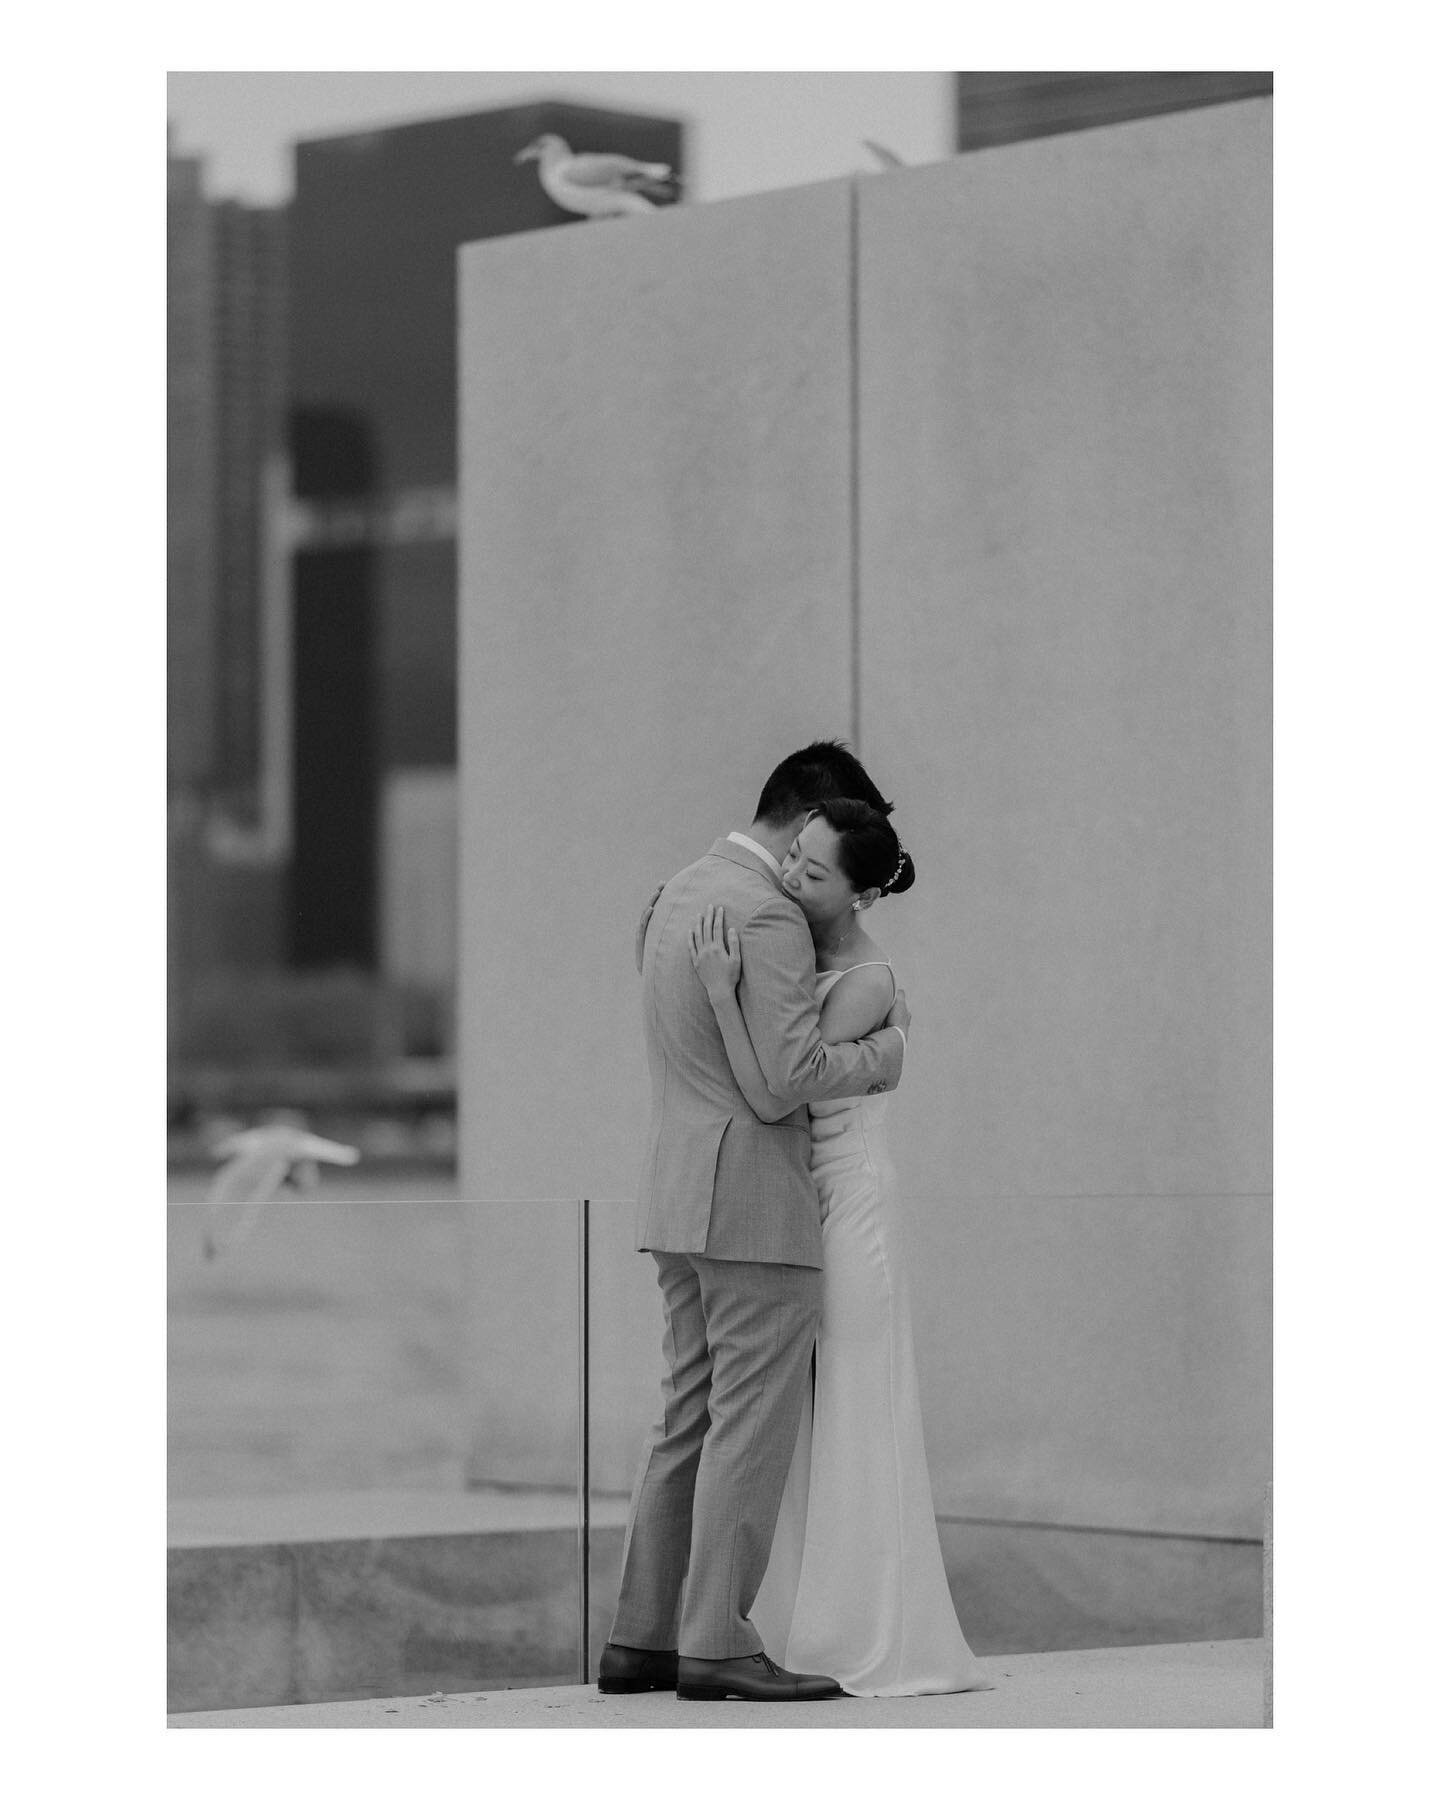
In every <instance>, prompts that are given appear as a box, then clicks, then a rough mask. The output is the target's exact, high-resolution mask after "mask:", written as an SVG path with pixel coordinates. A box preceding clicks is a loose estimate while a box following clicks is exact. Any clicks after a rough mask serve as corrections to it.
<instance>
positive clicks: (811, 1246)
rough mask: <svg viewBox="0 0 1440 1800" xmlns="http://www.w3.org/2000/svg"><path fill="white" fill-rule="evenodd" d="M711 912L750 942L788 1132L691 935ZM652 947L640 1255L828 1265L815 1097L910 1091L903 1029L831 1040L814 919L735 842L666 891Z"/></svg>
mask: <svg viewBox="0 0 1440 1800" xmlns="http://www.w3.org/2000/svg"><path fill="white" fill-rule="evenodd" d="M712 904H713V905H718V906H723V907H724V908H725V923H726V926H727V928H730V927H733V928H734V929H735V930H737V931H738V932H739V933H740V951H741V975H740V985H739V989H738V998H739V1002H740V1010H741V1012H742V1013H743V1014H744V1017H745V1023H746V1025H747V1027H748V1028H749V1032H750V1041H751V1042H752V1043H753V1044H754V1046H755V1055H756V1058H757V1060H758V1062H759V1064H760V1067H761V1069H762V1070H763V1071H764V1074H765V1081H766V1085H767V1086H768V1087H769V1089H770V1091H771V1093H773V1094H774V1095H775V1097H776V1099H777V1101H780V1102H785V1103H788V1104H789V1105H790V1106H791V1107H792V1108H793V1110H792V1111H791V1112H790V1113H789V1114H788V1115H787V1116H786V1117H784V1118H782V1119H781V1120H780V1121H779V1122H778V1123H776V1124H766V1123H765V1122H764V1121H763V1120H761V1119H760V1118H759V1117H758V1116H757V1115H756V1114H755V1113H754V1112H752V1111H751V1109H750V1106H749V1105H748V1103H747V1102H746V1099H745V1096H744V1095H743V1094H742V1093H741V1091H740V1088H739V1085H738V1084H737V1082H736V1080H735V1077H734V1074H733V1073H732V1072H731V1068H730V1062H729V1058H728V1057H727V1056H726V1054H725V1042H724V1039H723V1038H722V1037H721V1035H720V1027H719V1026H718V1025H717V1024H716V1022H715V1013H714V1009H713V1008H712V1007H711V1005H710V997H709V995H708V994H707V993H706V992H705V986H704V983H703V982H702V981H701V980H700V977H699V976H698V975H697V974H696V973H695V966H694V963H693V961H692V960H691V953H690V928H691V926H692V925H693V924H694V923H695V920H696V918H697V917H698V916H699V914H700V913H701V912H703V911H704V909H705V908H706V907H707V906H710V905H712ZM640 943H641V946H642V947H643V948H642V952H641V973H642V974H643V976H644V998H643V1007H644V1022H645V1046H646V1052H647V1055H648V1058H649V1064H650V1094H651V1110H650V1137H649V1142H648V1144H647V1147H646V1152H645V1163H644V1168H643V1170H642V1172H641V1178H640V1196H639V1198H640V1206H639V1229H638V1235H637V1241H636V1247H637V1248H638V1249H640V1250H671V1251H681V1252H688V1253H689V1254H691V1255H697V1256H709V1257H715V1258H718V1259H720V1260H722V1261H738V1262H775V1263H799V1264H802V1265H804V1266H806V1267H808V1268H813V1269H818V1268H820V1267H821V1254H820V1203H819V1199H818V1196H817V1195H816V1192H815V1185H814V1183H813V1181H812V1180H811V1178H810V1118H809V1113H808V1111H807V1109H806V1105H805V1102H806V1101H808V1100H838V1099H842V1098H845V1097H847V1096H849V1095H853V1094H877V1093H883V1092H884V1091H885V1090H886V1089H888V1088H893V1087H895V1086H896V1085H897V1084H898V1082H899V1080H900V1068H901V1063H902V1060H903V1057H904V1042H903V1040H902V1038H901V1036H900V1033H899V1032H898V1031H895V1030H894V1029H887V1030H882V1031H879V1032H877V1033H875V1034H874V1035H873V1036H871V1037H867V1038H862V1039H861V1040H860V1041H859V1043H856V1044H826V1043H825V1042H824V1041H823V1040H822V1039H821V1037H820V1031H819V1008H818V1007H817V1005H816V1001H815V951H814V946H813V944H812V942H811V938H810V930H809V927H808V926H807V925H806V923H805V915H804V914H803V913H802V912H801V910H800V908H799V907H798V906H797V905H796V904H795V902H794V901H793V900H791V899H790V897H789V896H788V895H787V894H786V893H785V892H784V891H783V889H782V888H781V887H780V884H779V882H778V881H777V880H776V879H775V875H774V872H773V871H772V870H771V869H769V868H768V867H767V866H766V864H765V863H764V862H763V861H762V860H761V859H760V858H759V857H758V856H756V855H754V853H753V852H751V851H749V850H747V849H746V848H745V847H744V845H742V844H735V843H732V842H731V841H730V840H729V839H728V838H720V839H719V840H717V842H716V843H714V844H713V845H712V846H711V848H710V850H709V853H708V854H707V855H705V856H702V857H701V858H700V860H699V861H698V862H695V863H692V864H691V865H690V867H689V868H688V869H682V870H681V871H680V873H679V874H678V875H676V876H674V877H673V878H672V879H671V880H670V881H668V882H666V884H665V886H664V887H663V888H661V889H660V891H659V893H658V894H657V895H656V896H655V899H654V901H653V902H652V904H651V907H650V909H649V910H648V911H647V913H646V916H645V917H644V918H643V919H642V920H641V925H640Z"/></svg>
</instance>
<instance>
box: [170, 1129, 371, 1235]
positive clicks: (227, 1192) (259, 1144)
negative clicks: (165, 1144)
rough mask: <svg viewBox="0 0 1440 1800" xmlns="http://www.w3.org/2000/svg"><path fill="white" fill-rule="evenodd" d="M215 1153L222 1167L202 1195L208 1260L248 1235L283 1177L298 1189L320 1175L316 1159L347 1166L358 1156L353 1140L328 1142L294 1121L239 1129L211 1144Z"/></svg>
mask: <svg viewBox="0 0 1440 1800" xmlns="http://www.w3.org/2000/svg"><path fill="white" fill-rule="evenodd" d="M215 1155H216V1156H217V1157H220V1158H223V1159H224V1163H225V1166H224V1168H223V1169H221V1170H220V1171H219V1172H218V1174H217V1175H216V1177H215V1179H214V1180H213V1181H212V1182H211V1183H210V1191H209V1193H208V1194H207V1195H206V1197H205V1208H206V1212H205V1238H204V1251H205V1260H206V1262H210V1261H213V1259H214V1258H215V1257H216V1256H218V1255H219V1253H220V1252H221V1250H223V1249H227V1248H230V1247H233V1246H234V1245H235V1244H238V1243H241V1242H243V1240H244V1239H245V1238H247V1237H249V1235H250V1233H251V1232H252V1231H253V1230H254V1228H255V1222H256V1220H257V1219H258V1218H259V1216H260V1208H261V1207H262V1206H263V1205H264V1204H265V1202H266V1201H267V1200H273V1199H274V1198H275V1196H276V1194H278V1193H279V1191H280V1189H281V1188H282V1187H284V1186H285V1185H286V1183H287V1182H288V1183H289V1185H290V1186H291V1187H293V1188H297V1189H299V1190H302V1191H303V1190H305V1189H307V1188H313V1187H314V1186H315V1185H316V1183H317V1182H318V1181H319V1179H320V1170H319V1166H318V1165H319V1164H320V1163H322V1162H324V1163H343V1164H346V1165H348V1164H350V1163H357V1162H359V1160H360V1152H359V1151H358V1150H357V1149H355V1147H354V1146H353V1145H352V1144H336V1143H332V1142H331V1141H330V1139H329V1138H322V1137H316V1136H315V1134H314V1133H313V1132H309V1131H302V1130H300V1129H299V1127H298V1126H294V1125H262V1126H259V1127H258V1128H257V1129H256V1130H254V1131H241V1132H237V1133H236V1134H235V1136H234V1137H228V1138H226V1139H225V1140H224V1142H223V1143H220V1144H217V1145H216V1146H215Z"/></svg>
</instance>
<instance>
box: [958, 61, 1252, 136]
mask: <svg viewBox="0 0 1440 1800" xmlns="http://www.w3.org/2000/svg"><path fill="white" fill-rule="evenodd" d="M955 81H956V88H957V95H958V102H959V117H960V130H959V142H958V144H957V148H958V149H960V150H987V149H989V148H990V147H991V146H992V145H994V144H1016V143H1019V142H1021V141H1022V140H1023V139H1025V138H1037V137H1050V136H1052V135H1053V134H1054V133H1056V132H1060V131H1084V130H1087V129H1089V128H1090V127H1092V126H1096V125H1118V124H1120V123H1121V122H1122V121H1124V120H1126V119H1148V118H1151V117H1153V116H1154V115H1155V114H1157V113H1167V112H1184V111H1187V110H1188V109H1189V108H1191V107H1195V106H1214V105H1216V104H1218V103H1219V102H1221V101H1224V100H1246V99H1249V98H1250V97H1251V96H1252V95H1255V94H1268V93H1271V92H1272V91H1273V89H1274V85H1275V78H1274V75H1273V73H1272V71H1270V70H1268V69H1260V70H1254V69H1251V70H1236V69H1222V70H1203V69H1182V70H1170V71H1166V70H1147V69H1080V70H1075V69H1048V70H1039V71H1035V70H1030V71H1023V70H1019V71H1013V70H1012V71H995V70H989V71H985V72H983V73H981V74H973V75H957V76H956V77H955Z"/></svg>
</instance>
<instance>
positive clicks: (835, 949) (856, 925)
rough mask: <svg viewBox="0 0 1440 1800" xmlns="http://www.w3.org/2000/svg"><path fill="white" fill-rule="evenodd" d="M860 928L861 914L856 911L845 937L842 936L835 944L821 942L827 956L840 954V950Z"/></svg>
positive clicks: (821, 947)
mask: <svg viewBox="0 0 1440 1800" xmlns="http://www.w3.org/2000/svg"><path fill="white" fill-rule="evenodd" d="M859 929H860V915H859V914H858V913H856V914H855V915H854V916H853V917H852V918H851V920H850V929H849V930H848V931H847V932H846V933H845V935H844V937H842V938H840V939H839V940H838V941H837V942H836V943H833V944H821V945H820V949H821V950H822V952H823V953H824V954H825V955H826V956H832V957H833V956H838V955H839V954H840V952H841V951H842V950H843V949H844V948H845V946H846V945H847V944H848V943H849V942H850V940H851V938H852V937H854V935H855V933H856V932H857V931H858V930H859Z"/></svg>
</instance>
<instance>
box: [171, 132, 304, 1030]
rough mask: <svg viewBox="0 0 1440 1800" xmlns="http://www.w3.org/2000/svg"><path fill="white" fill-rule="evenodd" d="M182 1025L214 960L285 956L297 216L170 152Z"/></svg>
mask: <svg viewBox="0 0 1440 1800" xmlns="http://www.w3.org/2000/svg"><path fill="white" fill-rule="evenodd" d="M167 161H168V170H167V192H168V240H169V242H168V250H169V268H168V397H167V416H168V450H169V481H168V495H167V503H168V504H167V512H168V557H167V580H168V593H167V625H168V663H169V670H168V673H169V736H168V776H169V782H168V785H169V818H170V889H169V925H170V989H171V999H172V1011H171V1021H172V1029H173V1028H174V1026H175V1024H176V1023H177V1020H178V1017H179V1015H180V1014H181V1013H183V1010H184V1006H185V1002H186V998H187V996H188V994H189V993H190V992H191V990H192V989H193V987H194V984H195V983H196V982H197V981H199V980H201V979H203V977H204V975H205V974H206V973H207V972H209V971H211V970H213V969H216V968H224V967H227V966H237V965H238V966H241V967H244V966H252V967H253V966H256V965H264V964H267V963H273V962H274V961H276V960H277V958H278V956H279V954H280V945H281V941H282V940H281V930H280V927H281V921H282V918H283V909H282V904H281V902H282V897H283V893H284V883H285V874H286V871H285V857H286V854H287V849H286V846H285V845H284V844H283V842H280V841H276V840H275V839H274V837H273V833H272V836H271V838H270V839H267V838H266V837H265V836H264V835H263V833H262V830H261V826H262V824H263V821H262V819H261V797H262V782H263V776H264V767H263V765H264V760H265V757H264V745H263V741H262V734H261V715H260V708H259V704H258V700H259V692H260V687H261V683H262V679H263V674H264V668H265V660H266V658H265V647H264V626H265V581H264V561H265V556H264V551H265V544H266V538H267V532H268V530H269V523H268V518H267V505H266V499H265V495H266V487H267V481H268V480H269V479H270V477H269V475H268V474H267V471H268V470H269V469H270V468H271V467H272V465H274V463H275V460H276V458H277V457H278V456H279V455H280V454H281V452H282V450H283V444H284V426H285V412H286V400H285V288H286V276H285V260H286V257H285V238H284V230H285V220H284V212H283V210H282V209H279V208H270V207H250V206H241V205H239V204H237V203H235V202H225V203H221V204H216V203H214V202H212V201H210V200H209V199H207V197H206V195H205V191H204V170H203V167H202V165H201V162H200V160H199V159H198V158H195V157H187V156H179V155H176V154H175V152H174V148H173V146H172V147H171V149H170V152H169V155H168V159H167Z"/></svg>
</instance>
